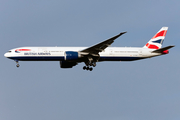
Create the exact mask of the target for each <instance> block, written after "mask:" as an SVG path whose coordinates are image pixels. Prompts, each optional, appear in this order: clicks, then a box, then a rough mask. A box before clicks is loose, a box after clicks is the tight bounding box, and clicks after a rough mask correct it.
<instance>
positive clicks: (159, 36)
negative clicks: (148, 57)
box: [143, 27, 168, 49]
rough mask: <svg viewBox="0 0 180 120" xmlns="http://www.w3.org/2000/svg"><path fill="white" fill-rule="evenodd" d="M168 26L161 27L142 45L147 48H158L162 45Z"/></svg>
mask: <svg viewBox="0 0 180 120" xmlns="http://www.w3.org/2000/svg"><path fill="white" fill-rule="evenodd" d="M167 30H168V27H162V28H161V29H160V30H159V31H158V32H157V33H156V35H155V36H154V37H153V38H151V40H150V41H149V42H148V43H147V44H146V45H145V46H144V47H143V48H149V49H159V48H161V47H162V43H163V40H164V38H165V36H166V32H167Z"/></svg>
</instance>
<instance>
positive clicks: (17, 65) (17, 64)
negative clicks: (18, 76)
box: [15, 60, 20, 68]
mask: <svg viewBox="0 0 180 120" xmlns="http://www.w3.org/2000/svg"><path fill="white" fill-rule="evenodd" d="M15 62H16V67H17V68H18V67H19V66H20V65H19V61H18V60H15Z"/></svg>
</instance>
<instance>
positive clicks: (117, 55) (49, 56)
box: [5, 47, 162, 61]
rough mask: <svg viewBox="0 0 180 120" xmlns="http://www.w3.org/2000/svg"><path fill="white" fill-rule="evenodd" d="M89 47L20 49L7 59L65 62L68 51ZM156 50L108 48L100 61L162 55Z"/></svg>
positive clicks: (130, 59) (12, 52)
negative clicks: (155, 51)
mask: <svg viewBox="0 0 180 120" xmlns="http://www.w3.org/2000/svg"><path fill="white" fill-rule="evenodd" d="M86 48H87V47H20V48H15V49H11V50H10V51H8V52H7V53H5V57H7V58H10V59H13V60H17V61H64V60H65V52H66V51H74V52H79V51H81V50H83V49H86ZM153 50H155V49H148V48H138V47H108V48H106V49H105V50H104V51H102V52H100V53H99V55H100V59H99V61H133V60H139V59H144V58H150V57H154V56H158V55H162V54H161V53H152V51H153Z"/></svg>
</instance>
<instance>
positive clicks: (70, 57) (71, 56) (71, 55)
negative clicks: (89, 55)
mask: <svg viewBox="0 0 180 120" xmlns="http://www.w3.org/2000/svg"><path fill="white" fill-rule="evenodd" d="M80 56H81V55H80V54H79V53H78V52H74V51H66V52H65V55H64V59H65V60H66V61H74V60H77V59H78V58H79V57H80Z"/></svg>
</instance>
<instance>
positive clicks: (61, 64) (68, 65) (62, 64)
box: [60, 61, 77, 68]
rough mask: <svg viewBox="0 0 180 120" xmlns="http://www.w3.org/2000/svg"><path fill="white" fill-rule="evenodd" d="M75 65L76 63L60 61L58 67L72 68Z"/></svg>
mask: <svg viewBox="0 0 180 120" xmlns="http://www.w3.org/2000/svg"><path fill="white" fill-rule="evenodd" d="M75 65H77V63H76V62H67V61H60V67H61V68H72V67H73V66H75Z"/></svg>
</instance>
